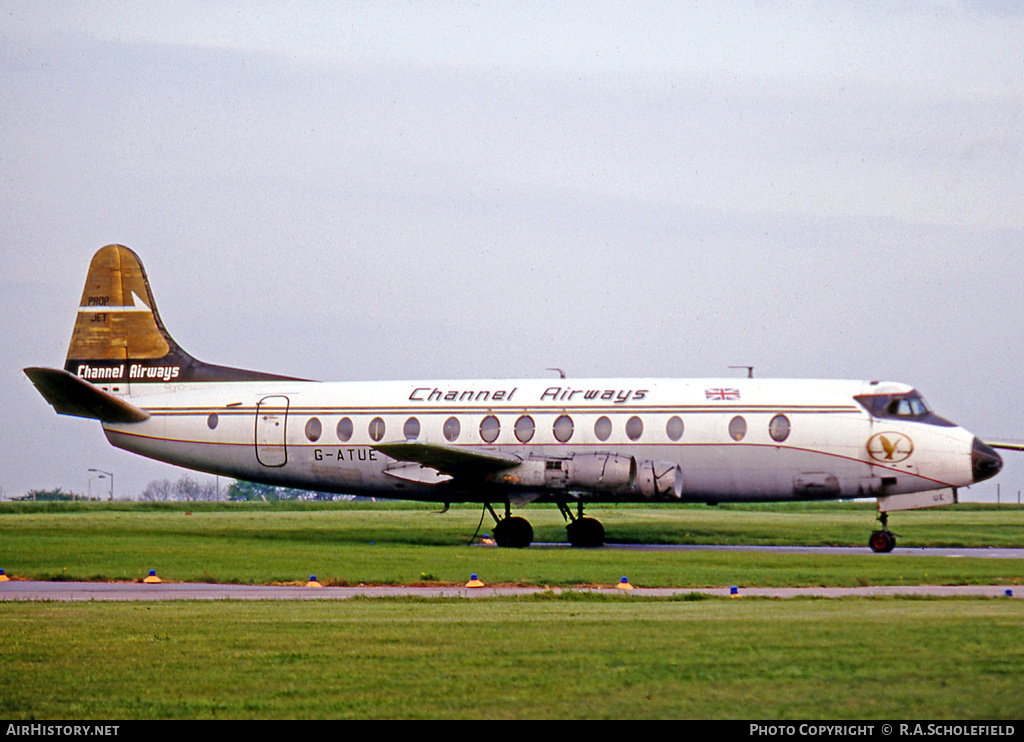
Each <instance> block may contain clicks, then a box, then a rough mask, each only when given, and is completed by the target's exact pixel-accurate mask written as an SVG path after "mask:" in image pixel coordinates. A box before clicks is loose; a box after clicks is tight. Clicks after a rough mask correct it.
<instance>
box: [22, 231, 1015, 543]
mask: <svg viewBox="0 0 1024 742" xmlns="http://www.w3.org/2000/svg"><path fill="white" fill-rule="evenodd" d="M25 373H26V374H27V376H28V377H29V379H31V381H32V383H33V384H34V385H35V386H36V388H37V389H38V390H39V392H40V393H41V394H42V395H43V397H44V398H45V399H46V401H47V402H49V403H50V404H51V405H52V406H53V408H54V409H55V410H56V411H57V412H58V413H60V414H64V415H73V416H78V417H86V418H93V419H97V420H99V421H100V423H101V424H102V428H103V431H104V433H105V434H106V437H107V439H108V440H109V441H110V443H111V444H113V445H114V446H116V447H118V448H122V449H124V450H127V451H131V452H133V453H136V454H140V455H142V456H147V457H150V458H153V459H157V460H159V461H164V462H167V463H171V464H175V465H178V466H182V467H186V468H189V469H194V470H198V471H203V472H208V473H210V474H217V475H221V476H227V477H233V478H236V479H242V480H246V481H252V482H258V483H263V484H270V485H278V486H285V487H292V488H297V489H305V490H314V491H320V492H325V493H337V494H347V495H365V496H372V497H378V498H391V499H403V500H416V501H426V502H437V503H443V504H444V505H445V507H446V508H447V506H449V505H450V504H451V503H480V504H482V505H483V506H484V507H485V508H486V509H487V510H488V511H489V512H490V514H491V515H492V517H493V518H494V521H495V526H494V529H493V537H494V540H495V541H496V542H497V544H498V545H499V546H501V547H516V548H522V547H527V546H529V545H530V544H531V543H532V541H533V528H532V526H531V525H530V523H529V521H528V520H526V519H525V518H524V517H521V516H514V515H512V510H511V508H512V506H513V505H515V506H517V507H518V506H522V505H525V504H527V503H553V504H554V505H556V506H557V507H558V509H559V510H560V511H561V513H562V515H563V517H564V518H565V520H566V522H567V526H566V530H567V535H568V540H569V542H570V544H572V545H573V546H579V547H595V546H601V545H603V544H604V543H605V531H604V526H603V525H602V524H601V522H600V521H599V520H597V519H596V518H593V517H588V516H585V515H584V508H585V506H587V505H591V504H595V503H645V502H670V503H709V504H717V503H725V502H744V503H764V502H787V501H788V502H805V501H815V500H836V499H854V498H877V501H878V512H879V515H878V520H879V521H880V522H881V528H879V529H878V530H875V531H873V532H872V533H871V535H870V537H869V540H868V544H869V546H870V547H871V548H872V549H873V550H874V551H876V552H889V551H892V549H893V548H894V546H895V544H896V538H895V535H894V534H893V533H892V532H891V531H890V530H889V528H888V514H889V512H895V511H901V510H909V509H915V508H922V507H933V506H939V505H948V504H951V503H954V502H956V501H957V491H958V489H959V488H961V487H968V486H970V485H972V484H975V483H977V482H982V481H984V480H987V479H989V478H991V477H993V476H995V475H996V474H998V473H999V471H1000V469H1001V468H1002V464H1003V462H1002V459H1001V457H1000V455H999V453H997V451H996V450H995V448H1006V449H1014V450H1024V444H1016V443H1013V442H993V441H990V442H984V441H982V440H981V439H979V438H978V437H977V436H975V435H974V434H973V433H970V432H968V431H967V430H965V429H963V428H962V427H960V426H958V425H956V424H954V423H952V422H950V421H948V420H946V419H944V418H942V417H940V416H938V415H937V414H935V413H934V412H933V411H932V410H931V408H930V407H929V406H928V405H927V403H926V402H925V400H924V398H923V397H922V396H921V394H920V393H919V392H918V391H917V390H916V389H915V388H914V387H912V386H908V385H906V384H902V383H896V382H888V381H833V380H810V379H753V378H742V379H740V378H737V379H724V380H723V379H660V378H640V379H617V378H616V379H579V380H577V379H567V378H564V376H565V375H564V373H561V372H560V374H559V378H558V379H508V380H445V381H421V380H414V381H365V382H322V381H310V380H306V379H300V378H293V377H288V376H280V375H276V374H269V373H263V372H257V371H249V370H244V369H238V368H229V367H224V366H217V365H212V364H208V363H204V362H202V361H199V360H197V359H195V358H193V357H192V356H190V355H189V354H188V353H186V352H185V351H184V350H183V349H182V348H181V347H180V346H179V345H178V344H177V343H176V342H175V341H174V340H173V339H172V338H171V335H170V334H169V333H168V332H167V330H166V328H165V327H164V324H163V322H162V321H161V319H160V314H159V312H158V311H157V306H156V302H155V301H154V298H153V292H152V289H151V287H150V283H149V279H148V277H147V275H146V271H145V269H144V268H143V265H142V261H141V260H140V259H139V257H138V255H136V254H135V253H134V252H133V251H132V250H130V249H128V248H127V247H124V246H123V245H108V246H106V247H103V248H101V249H100V250H99V251H97V252H96V254H95V255H94V257H93V259H92V263H91V265H90V267H89V273H88V276H87V278H86V284H85V289H84V291H83V293H82V299H81V302H80V303H79V307H78V316H77V320H76V323H75V327H74V331H73V334H72V337H71V344H70V347H69V349H68V354H67V359H66V361H65V364H64V368H63V369H56V368H41V367H33V368H26V369H25ZM748 376H752V374H748ZM495 505H497V506H498V507H499V508H502V507H503V508H504V512H503V513H502V514H501V515H499V514H498V512H496V511H495V509H494V506H495Z"/></svg>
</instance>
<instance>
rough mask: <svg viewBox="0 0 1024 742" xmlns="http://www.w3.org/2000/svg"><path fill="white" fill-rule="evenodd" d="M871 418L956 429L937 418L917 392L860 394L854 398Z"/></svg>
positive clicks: (952, 424)
mask: <svg viewBox="0 0 1024 742" xmlns="http://www.w3.org/2000/svg"><path fill="white" fill-rule="evenodd" d="M854 399H856V400H857V401H858V402H859V403H860V404H861V406H862V407H863V408H864V409H866V410H867V411H868V412H870V413H871V414H872V416H874V417H877V418H879V419H883V420H913V421H915V422H922V423H929V424H930V425H942V426H944V427H950V428H952V427H956V426H955V424H954V423H951V422H950V421H949V420H946V419H945V418H942V417H939V416H938V415H936V414H935V413H934V412H932V411H931V408H930V407H928V403H927V402H925V401H924V397H922V396H921V394H920V393H919V392H918V391H917V390H913V391H910V392H907V393H905V394H862V395H860V396H858V397H854Z"/></svg>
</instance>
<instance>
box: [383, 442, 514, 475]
mask: <svg viewBox="0 0 1024 742" xmlns="http://www.w3.org/2000/svg"><path fill="white" fill-rule="evenodd" d="M374 448H375V449H377V450H378V451H380V452H381V453H383V454H384V455H386V456H390V457H391V458H393V459H396V460H398V461H407V462H409V463H414V464H420V465H421V466H427V467H430V468H431V469H436V470H437V471H439V472H441V473H442V474H448V475H450V476H452V477H458V476H466V475H480V474H490V473H492V472H497V471H502V470H504V469H511V468H512V467H513V466H517V465H518V464H521V463H522V462H523V460H522V459H521V458H519V457H518V456H516V455H514V454H511V453H502V452H501V451H486V450H481V449H475V448H468V447H464V446H444V445H440V444H437V443H420V442H419V441H401V442H397V443H381V444H378V445H376V446H374Z"/></svg>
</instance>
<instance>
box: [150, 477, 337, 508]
mask: <svg viewBox="0 0 1024 742" xmlns="http://www.w3.org/2000/svg"><path fill="white" fill-rule="evenodd" d="M142 499H143V500H151V501H165V500H205V501H213V500H218V499H219V500H233V501H250V500H257V501H266V502H275V501H278V500H333V499H334V495H325V494H323V493H321V492H311V491H308V490H296V489H291V488H289V487H276V486H274V485H270V484H256V483H254V482H245V481H242V480H238V481H235V482H232V483H231V484H230V485H229V486H228V487H227V489H226V490H225V491H224V492H223V493H219V492H218V488H217V484H216V482H206V483H202V482H199V481H198V480H196V479H195V478H194V477H192V476H191V475H188V474H186V475H184V476H182V477H181V478H180V479H179V480H178V481H177V482H172V481H171V480H169V479H158V480H154V481H152V482H150V483H149V484H148V485H146V489H145V490H143V491H142Z"/></svg>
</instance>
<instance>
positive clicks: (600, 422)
mask: <svg viewBox="0 0 1024 742" xmlns="http://www.w3.org/2000/svg"><path fill="white" fill-rule="evenodd" d="M594 435H596V436H597V439H598V440H599V441H606V440H608V439H609V438H611V436H612V421H611V420H609V419H608V418H607V417H605V416H604V415H601V417H599V418H597V422H595V423H594Z"/></svg>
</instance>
